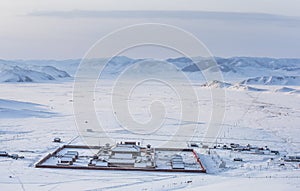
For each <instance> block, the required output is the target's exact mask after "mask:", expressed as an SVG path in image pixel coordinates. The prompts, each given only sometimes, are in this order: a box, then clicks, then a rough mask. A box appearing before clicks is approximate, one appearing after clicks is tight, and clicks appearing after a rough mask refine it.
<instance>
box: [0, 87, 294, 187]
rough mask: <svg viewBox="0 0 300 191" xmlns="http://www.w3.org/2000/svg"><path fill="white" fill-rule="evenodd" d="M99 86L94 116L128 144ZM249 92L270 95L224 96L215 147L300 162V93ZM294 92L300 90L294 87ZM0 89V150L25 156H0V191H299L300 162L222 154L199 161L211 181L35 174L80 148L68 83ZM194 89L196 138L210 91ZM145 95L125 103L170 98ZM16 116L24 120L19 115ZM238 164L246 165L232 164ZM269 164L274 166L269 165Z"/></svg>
mask: <svg viewBox="0 0 300 191" xmlns="http://www.w3.org/2000/svg"><path fill="white" fill-rule="evenodd" d="M103 84H104V85H103ZM103 84H102V86H98V87H97V89H96V94H95V95H96V97H95V100H96V101H95V102H96V103H95V106H96V110H97V113H98V115H105V118H106V121H105V124H104V125H106V126H112V127H115V128H116V129H115V131H113V132H111V135H112V136H115V138H120V137H126V136H127V135H126V131H125V130H123V131H122V128H121V127H119V126H118V125H117V123H116V122H115V119H114V118H113V117H114V116H113V115H110V112H109V111H110V105H109V104H110V103H109V102H105V101H103V100H106V98H105V97H107V99H108V97H109V93H108V92H110V91H109V90H110V89H111V87H110V85H109V84H111V83H107V86H105V83H103ZM254 87H256V88H259V89H262V88H263V89H268V91H247V90H240V89H230V88H229V89H226V112H225V118H224V125H223V129H222V132H221V133H220V137H219V139H218V142H220V143H231V142H234V143H240V144H247V143H249V144H253V145H257V146H266V145H267V146H268V147H270V148H272V149H274V150H278V151H280V152H282V153H285V154H286V153H288V154H291V155H296V154H298V155H299V154H300V139H299V134H300V128H299V126H298V125H299V124H300V102H299V94H290V93H286V92H285V91H276V90H277V89H280V88H282V87H283V86H280V87H279V86H276V87H274V86H254ZM292 88H293V89H294V90H299V87H298V86H294V87H292ZM0 89H1V93H0V97H1V100H0V104H1V105H0V108H1V118H0V120H1V124H0V126H1V127H0V128H1V130H0V143H1V146H0V150H4V151H7V152H8V153H9V154H13V153H17V154H19V155H21V156H24V157H25V158H24V159H18V160H14V159H11V158H5V157H4V158H3V157H0V172H1V173H0V187H1V190H71V189H72V190H96V189H98V190H173V189H174V190H180V189H183V190H220V189H222V190H253V189H255V190H298V189H299V187H300V181H299V180H300V176H299V174H300V169H299V167H298V165H299V164H298V163H296V164H293V165H294V166H293V165H290V164H286V166H285V167H280V166H279V162H278V159H279V156H278V157H277V156H269V155H262V156H261V155H258V156H257V155H251V154H240V153H234V152H226V151H221V150H213V151H211V154H210V155H207V154H206V155H203V156H202V155H201V156H202V160H203V161H204V164H205V165H206V167H207V169H208V174H189V173H161V172H157V173H155V172H124V171H93V170H62V169H37V168H34V164H35V163H36V162H38V161H39V160H40V159H41V158H42V157H44V156H45V155H47V154H48V153H50V152H52V151H54V150H55V149H56V148H57V147H59V146H60V145H62V144H67V143H69V142H72V143H73V144H82V140H81V139H80V138H79V137H78V133H77V129H76V124H75V121H74V116H73V107H72V104H73V102H72V99H73V98H72V90H73V83H71V82H65V83H25V84H24V83H18V84H11V83H3V84H0ZM195 89H196V90H197V93H198V95H199V103H200V107H201V110H200V115H201V117H200V122H201V123H199V125H200V131H201V132H198V133H199V134H200V135H203V134H204V132H205V129H201V127H205V124H206V123H207V122H208V121H209V112H207V111H209V110H210V103H209V102H210V101H209V100H210V89H209V88H207V87H202V86H200V85H197V86H195ZM150 90H151V91H149V88H148V89H147V87H145V88H140V90H138V91H137V92H136V94H135V96H134V97H133V98H132V99H134V98H136V100H131V101H130V104H131V107H132V108H144V107H145V105H144V104H145V103H149V102H148V101H149V100H148V101H147V99H150V98H149V97H147V96H145V92H149V93H150V92H151V94H152V95H153V94H157V95H161V97H164V96H165V97H166V98H169V97H168V96H169V95H168V93H165V94H164V93H162V91H161V87H156V86H151V89H150ZM141 97H144V101H141ZM97 100H99V101H98V102H97ZM164 101H165V103H166V104H167V105H168V104H171V105H172V104H174V103H173V102H174V100H171V99H164ZM100 106H101V107H100ZM141 111H143V109H142V110H138V109H137V110H136V111H135V110H133V115H137V114H140V115H137V116H136V117H137V120H141V119H143V118H145V119H147V118H148V117H149V113H147V112H141ZM175 111H176V110H175ZM20 112H21V113H23V114H24V115H21V116H20V114H19V113H20ZM139 112H140V113H139ZM38 113H39V114H38ZM169 114H170V116H167V117H168V118H167V119H166V125H165V126H164V128H166V129H165V131H164V132H165V133H161V134H159V135H158V134H154V135H152V136H150V137H149V138H147V137H146V136H144V137H140V139H142V140H143V142H144V143H148V142H149V143H151V141H153V140H164V139H167V138H168V136H170V132H172V128H174V126H175V125H176V123H175V122H174V118H172V117H174V115H175V114H174V115H173V113H172V112H170V113H169ZM5 116H6V117H5ZM168 130H169V131H168ZM54 137H61V138H62V140H63V143H54V142H52V140H53V138H54ZM199 152H202V153H206V152H207V151H204V150H202V151H199ZM235 157H242V158H243V160H244V161H243V162H232V160H233V158H235ZM272 157H273V158H274V164H269V165H267V161H268V159H269V158H272ZM220 159H222V160H224V161H226V166H227V167H226V168H225V169H220V168H219V167H218V164H219V162H220Z"/></svg>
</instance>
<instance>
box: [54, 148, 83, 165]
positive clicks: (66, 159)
mask: <svg viewBox="0 0 300 191" xmlns="http://www.w3.org/2000/svg"><path fill="white" fill-rule="evenodd" d="M78 157H79V153H78V152H77V151H67V152H66V153H65V154H63V155H62V156H61V158H60V159H59V160H58V163H57V164H58V165H72V164H73V163H74V162H76V160H77V159H78Z"/></svg>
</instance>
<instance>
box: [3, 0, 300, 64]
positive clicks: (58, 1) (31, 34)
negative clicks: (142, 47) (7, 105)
mask: <svg viewBox="0 0 300 191" xmlns="http://www.w3.org/2000/svg"><path fill="white" fill-rule="evenodd" d="M73 10H86V11H109V10H127V11H128V10H177V11H183V10H193V11H215V12H239V13H248V12H249V13H268V14H275V15H286V16H290V17H288V18H287V19H284V20H280V21H277V18H276V17H274V18H271V20H267V21H266V20H263V21H261V20H256V19H253V18H255V17H256V15H255V14H253V16H252V17H250V18H247V19H246V20H240V18H239V15H237V16H236V17H237V18H235V15H233V16H226V18H222V15H221V16H220V15H219V16H217V18H216V19H201V18H200V19H199V18H194V19H184V20H183V19H174V18H168V16H166V17H163V18H161V19H158V18H144V16H143V15H141V17H140V18H139V17H136V16H135V17H133V18H113V17H112V18H109V17H105V18H101V17H82V15H78V16H76V17H75V18H63V17H59V16H55V13H56V12H59V11H64V12H67V11H73ZM45 11H48V12H52V15H50V16H32V15H31V16H30V14H32V13H37V12H42V13H43V12H45ZM179 15H180V13H179ZM299 18H300V1H299V0H284V1H283V0H105V1H103V0H43V1H40V0H26V1H25V0H1V1H0V42H1V43H0V59H1V58H2V59H67V58H81V57H82V56H83V55H84V54H85V52H86V51H87V50H88V48H89V47H90V46H91V45H92V44H93V43H94V42H96V41H97V40H98V39H99V38H101V37H102V36H103V35H105V34H107V33H109V32H112V31H113V30H115V29H118V28H120V27H123V26H126V25H130V24H137V23H143V22H162V23H166V24H172V25H175V26H178V27H181V28H183V29H185V30H187V31H190V32H191V33H193V34H194V35H196V36H197V37H198V38H199V39H200V40H202V41H203V42H204V43H205V44H206V46H207V47H208V48H209V49H210V50H211V52H212V53H213V54H214V55H216V56H226V57H228V56H270V57H300V55H299V49H300V35H299V34H300V25H299ZM272 19H273V20H272ZM139 54H140V55H141V56H140V57H143V53H142V51H140V52H139ZM135 56H137V57H138V55H135ZM145 56H147V55H145ZM161 56H162V57H164V55H161Z"/></svg>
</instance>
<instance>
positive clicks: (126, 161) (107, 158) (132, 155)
mask: <svg viewBox="0 0 300 191" xmlns="http://www.w3.org/2000/svg"><path fill="white" fill-rule="evenodd" d="M89 166H101V167H134V168H154V167H155V160H154V149H153V148H151V145H147V147H146V148H141V147H140V146H139V145H138V144H136V143H131V142H127V143H118V144H116V145H115V146H110V145H109V144H106V145H105V146H104V147H102V148H101V149H100V150H99V152H98V154H97V155H95V156H94V157H93V158H92V159H90V162H89Z"/></svg>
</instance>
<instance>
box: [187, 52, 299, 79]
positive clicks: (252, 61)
mask: <svg viewBox="0 0 300 191" xmlns="http://www.w3.org/2000/svg"><path fill="white" fill-rule="evenodd" d="M215 60H216V62H217V64H218V65H219V67H220V70H221V71H222V73H223V75H224V76H225V78H234V77H235V78H247V77H261V76H297V75H299V72H300V59H274V58H255V57H253V58H252V57H232V58H219V57H216V58H215ZM208 61H209V60H208V59H206V58H202V59H200V60H199V61H198V66H200V70H210V71H214V69H213V68H209V67H208V65H207V62H208ZM182 71H184V72H199V67H197V66H196V65H195V64H194V63H192V64H190V65H187V66H186V67H184V68H183V69H182Z"/></svg>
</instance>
